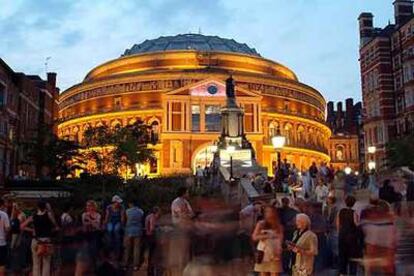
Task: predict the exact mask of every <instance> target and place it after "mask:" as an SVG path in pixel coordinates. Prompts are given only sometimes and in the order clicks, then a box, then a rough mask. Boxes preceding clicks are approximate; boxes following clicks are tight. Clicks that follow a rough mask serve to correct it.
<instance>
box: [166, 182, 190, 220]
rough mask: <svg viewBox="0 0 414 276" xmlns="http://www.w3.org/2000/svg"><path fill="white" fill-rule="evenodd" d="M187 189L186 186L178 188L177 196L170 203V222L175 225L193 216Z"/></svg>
mask: <svg viewBox="0 0 414 276" xmlns="http://www.w3.org/2000/svg"><path fill="white" fill-rule="evenodd" d="M188 197H189V195H188V190H187V188H186V187H181V188H179V189H178V197H177V198H176V199H174V201H173V202H172V203H171V216H172V222H173V224H175V225H183V224H187V223H189V222H190V220H191V219H192V218H193V217H194V212H193V209H192V208H191V205H190V203H189V202H188V200H187V199H188Z"/></svg>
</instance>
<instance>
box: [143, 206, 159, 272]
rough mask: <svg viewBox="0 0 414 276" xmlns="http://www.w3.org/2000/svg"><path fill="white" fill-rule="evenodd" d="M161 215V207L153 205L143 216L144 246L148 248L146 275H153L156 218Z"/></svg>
mask: <svg viewBox="0 0 414 276" xmlns="http://www.w3.org/2000/svg"><path fill="white" fill-rule="evenodd" d="M160 217H161V209H160V208H159V207H157V206H155V207H154V208H153V209H152V212H151V213H150V214H149V215H148V216H147V217H146V218H145V235H146V247H147V249H148V271H147V274H148V276H153V275H155V271H154V270H155V264H154V253H155V246H156V236H155V234H156V233H155V230H156V226H157V224H158V220H159V219H160Z"/></svg>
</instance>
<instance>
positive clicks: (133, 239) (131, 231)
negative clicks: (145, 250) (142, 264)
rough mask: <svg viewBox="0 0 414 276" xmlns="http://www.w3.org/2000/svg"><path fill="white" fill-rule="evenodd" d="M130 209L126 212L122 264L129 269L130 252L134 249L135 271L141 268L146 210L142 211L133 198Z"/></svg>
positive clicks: (129, 203)
mask: <svg viewBox="0 0 414 276" xmlns="http://www.w3.org/2000/svg"><path fill="white" fill-rule="evenodd" d="M128 207H129V208H128V209H127V210H126V212H125V218H126V221H125V236H124V255H123V262H122V266H123V268H124V270H127V268H128V265H129V263H130V260H129V258H130V253H131V251H132V266H133V270H134V271H138V270H139V261H140V253H141V252H140V249H141V242H142V239H141V238H142V235H143V229H142V228H143V227H142V221H143V218H144V211H142V210H141V209H140V208H139V207H138V206H137V204H136V202H134V201H133V200H131V201H129V202H128Z"/></svg>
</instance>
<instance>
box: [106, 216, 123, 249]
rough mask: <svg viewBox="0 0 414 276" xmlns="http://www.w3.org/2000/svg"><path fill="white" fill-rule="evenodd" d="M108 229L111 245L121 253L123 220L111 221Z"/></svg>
mask: <svg viewBox="0 0 414 276" xmlns="http://www.w3.org/2000/svg"><path fill="white" fill-rule="evenodd" d="M106 230H107V232H108V238H109V245H110V246H111V247H112V248H113V249H115V251H116V252H118V253H119V250H120V249H121V230H122V226H121V222H115V223H113V222H109V223H108V225H107V226H106Z"/></svg>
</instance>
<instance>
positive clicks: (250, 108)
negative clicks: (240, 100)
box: [244, 104, 254, 132]
mask: <svg viewBox="0 0 414 276" xmlns="http://www.w3.org/2000/svg"><path fill="white" fill-rule="evenodd" d="M253 114H254V105H253V104H245V105H244V130H245V131H246V132H253V131H254V123H253V122H254V115H253Z"/></svg>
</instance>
